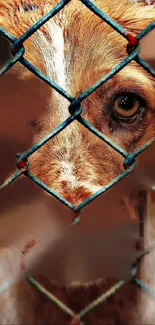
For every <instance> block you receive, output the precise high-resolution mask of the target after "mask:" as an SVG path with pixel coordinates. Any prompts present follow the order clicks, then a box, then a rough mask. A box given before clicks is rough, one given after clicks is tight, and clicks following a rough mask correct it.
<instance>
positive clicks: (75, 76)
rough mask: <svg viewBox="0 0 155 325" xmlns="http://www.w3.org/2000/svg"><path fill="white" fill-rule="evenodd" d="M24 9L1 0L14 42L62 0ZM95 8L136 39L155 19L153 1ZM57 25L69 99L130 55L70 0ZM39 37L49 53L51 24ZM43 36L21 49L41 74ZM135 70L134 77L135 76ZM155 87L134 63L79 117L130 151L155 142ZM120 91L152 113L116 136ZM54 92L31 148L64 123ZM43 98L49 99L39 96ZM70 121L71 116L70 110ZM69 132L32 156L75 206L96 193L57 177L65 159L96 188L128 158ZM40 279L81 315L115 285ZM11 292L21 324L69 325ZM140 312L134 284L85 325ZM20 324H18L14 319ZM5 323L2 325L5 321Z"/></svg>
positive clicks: (77, 129)
mask: <svg viewBox="0 0 155 325" xmlns="http://www.w3.org/2000/svg"><path fill="white" fill-rule="evenodd" d="M22 3H23V2H22V1H19V0H1V1H0V25H1V26H3V27H4V28H5V29H6V30H8V31H9V32H10V33H11V34H12V35H13V36H15V37H17V38H18V37H19V36H20V35H22V34H23V33H24V32H25V31H26V30H27V29H28V28H29V27H30V26H31V25H32V24H34V23H35V22H36V21H38V20H39V18H41V17H42V16H43V15H45V14H46V13H47V12H49V10H50V9H51V8H52V7H53V6H54V5H55V4H56V3H57V1H55V0H53V1H45V4H42V1H41V0H36V2H35V3H34V2H33V5H35V4H36V5H37V6H40V8H38V9H36V10H34V11H32V12H29V11H28V12H21V10H20V8H22ZM24 3H25V4H26V3H27V4H28V5H29V4H30V3H31V2H30V1H28V0H25V2H24ZM95 4H96V5H97V6H98V7H99V8H100V9H102V10H103V12H105V13H107V14H108V15H109V16H111V17H112V18H113V19H115V20H116V21H117V22H118V23H119V24H121V25H122V26H123V27H124V28H125V29H126V30H127V31H129V32H131V33H134V34H137V33H139V32H140V31H141V30H142V29H143V28H145V27H146V26H147V25H148V24H149V23H151V22H152V21H154V19H155V5H154V1H153V4H152V5H151V6H146V5H145V3H144V2H140V3H137V4H131V3H129V1H127V0H123V1H120V0H115V1H114V0H108V1H99V0H98V1H95ZM54 21H55V22H56V23H57V24H59V25H60V26H61V28H62V29H63V34H64V39H65V57H66V61H67V73H68V75H67V76H68V83H69V88H70V89H69V90H70V94H71V95H72V96H77V94H79V93H82V92H83V91H85V90H86V89H87V88H88V87H90V86H91V85H92V84H94V83H95V82H96V81H97V80H98V79H99V78H101V77H102V76H104V75H105V74H106V73H107V72H108V71H110V70H111V69H112V68H113V67H114V66H115V65H116V64H118V63H119V62H120V61H121V60H122V59H123V58H124V57H125V56H126V40H125V39H123V38H122V37H121V36H120V35H119V34H118V33H116V31H114V30H113V29H112V28H111V27H109V26H108V25H107V24H105V23H104V22H102V21H101V20H100V19H99V18H98V17H97V16H95V15H94V14H93V13H92V12H90V11H89V10H88V9H87V8H86V7H85V6H83V5H82V4H81V3H80V2H77V0H72V1H71V2H70V3H69V4H68V5H67V6H66V7H65V8H64V9H63V10H62V11H61V13H59V14H58V15H57V16H56V17H54ZM17 26H18V27H17ZM41 31H42V32H43V34H44V37H45V38H46V39H47V40H48V42H49V46H51V47H52V44H50V38H49V34H48V33H49V31H48V28H47V27H46V25H44V26H43V27H42V28H41ZM39 35H40V34H39V33H38V32H36V33H35V34H34V35H32V36H31V37H30V38H29V39H28V40H26V42H25V43H24V46H25V57H26V58H27V59H28V60H29V61H30V62H31V63H32V64H34V65H35V66H36V67H37V68H39V69H40V70H41V71H42V72H43V73H45V74H48V71H46V67H45V64H44V59H43V52H42V51H43V50H44V49H42V51H41V48H40V45H39V42H38V39H39ZM51 60H52V57H51ZM130 69H131V70H130ZM130 71H133V72H132V73H130ZM138 72H139V75H138ZM10 73H14V74H15V78H17V79H20V80H21V82H22V80H27V82H29V79H30V78H35V77H34V76H32V74H30V73H29V71H26V70H23V68H22V67H21V65H19V64H17V65H16V66H15V67H14V68H13V69H12V71H11V72H10ZM53 80H54V74H53ZM154 87H155V84H154V80H153V78H152V77H151V76H150V75H149V74H148V73H147V72H145V71H144V70H143V69H142V68H141V67H139V66H138V65H137V64H136V63H135V62H132V63H130V65H129V66H128V67H126V68H124V69H123V70H122V71H121V72H120V73H118V74H117V75H116V76H114V77H113V78H112V79H111V80H110V81H108V82H107V83H105V84H104V85H103V86H102V87H100V88H99V89H98V90H96V91H95V92H94V93H93V94H92V95H90V96H89V97H88V98H87V99H86V100H85V101H84V102H83V104H82V105H83V113H82V115H83V116H84V117H85V119H87V120H88V121H90V122H91V123H92V124H93V125H94V126H95V127H96V128H97V129H98V130H100V131H101V132H103V133H104V134H105V135H106V136H108V137H110V138H111V139H112V140H114V141H115V142H117V143H118V144H119V145H120V146H121V147H122V148H124V149H125V150H126V151H129V152H132V151H133V150H135V149H136V148H138V147H139V146H141V145H142V144H144V143H145V142H146V141H148V140H149V139H151V138H152V137H153V136H155V91H154ZM148 89H149V91H148ZM66 91H68V89H66ZM116 91H120V92H121V91H131V92H132V91H134V92H135V93H138V94H139V95H141V96H143V97H144V98H145V101H146V106H147V109H146V111H145V113H144V114H143V116H142V118H141V119H140V117H138V118H137V119H136V121H135V122H133V123H131V124H128V123H122V122H120V121H115V120H112V128H113V132H111V131H110V129H109V126H108V125H109V121H110V112H109V103H110V102H111V99H112V98H113V94H114V93H115V92H116ZM54 94H55V91H54V90H53V91H50V92H49V94H48V100H50V106H49V107H48V109H46V111H45V112H44V113H43V114H42V116H41V117H40V118H38V120H36V121H31V125H32V127H33V129H34V142H36V141H38V140H39V139H41V138H42V137H43V136H44V135H45V134H47V133H48V132H49V131H50V130H52V129H54V128H55V127H56V126H57V125H58V124H59V123H60V122H62V120H61V116H60V115H59V114H58V110H57V105H56V101H55V97H54ZM38 96H44V95H43V94H38ZM62 102H63V105H64V107H66V100H64V99H62ZM67 116H69V113H68V112H67V111H66V117H67ZM67 132H68V131H67V130H64V131H63V132H62V133H61V134H60V135H58V136H57V137H56V138H54V139H53V140H51V141H50V142H48V143H47V144H46V145H44V146H43V147H42V148H41V149H40V150H39V151H38V152H37V153H35V154H34V155H32V157H31V158H30V170H31V171H32V173H34V174H35V175H36V176H37V177H38V178H40V179H41V180H42V181H43V182H44V183H45V184H47V185H48V186H50V187H52V188H53V189H54V190H55V191H57V192H58V193H60V194H61V195H62V196H63V197H65V198H66V199H67V200H69V201H70V202H71V203H73V204H74V205H78V204H79V203H80V202H81V201H83V200H84V199H86V198H87V197H88V196H89V195H90V194H92V193H93V190H92V191H91V190H90V188H89V189H88V188H87V187H86V186H84V185H83V186H79V187H75V188H72V185H71V184H70V182H68V180H67V179H63V180H62V179H61V175H60V173H61V170H60V163H61V161H62V159H65V158H66V159H69V162H72V163H73V166H74V168H73V174H74V176H75V177H76V179H77V180H78V181H83V182H87V180H90V181H91V183H92V184H93V185H96V186H103V185H105V184H107V183H108V182H109V181H111V180H112V179H113V178H114V177H116V176H117V175H118V174H119V173H120V172H121V171H122V170H123V166H122V163H123V158H122V157H121V156H120V155H119V154H118V153H117V152H116V151H114V150H113V149H111V148H110V147H109V146H107V145H106V144H105V143H103V142H102V141H101V140H99V139H98V138H95V137H94V135H92V134H91V133H89V132H88V131H87V129H85V128H84V127H82V126H81V125H80V124H79V123H78V122H76V121H75V122H73V124H72V125H71V126H69V133H67ZM65 136H66V137H68V140H69V144H70V150H69V156H68V153H67V151H66V146H65V144H66V142H65V141H66V140H64V139H66V137H65ZM107 161H108V164H107ZM114 161H115V163H113V162H114ZM103 175H104V177H103ZM40 280H41V282H42V283H43V284H44V285H45V286H46V287H47V288H48V289H49V290H51V291H52V292H54V293H55V294H56V295H57V296H58V297H59V298H61V299H62V300H63V301H64V302H65V303H66V304H67V305H68V306H70V307H71V308H73V310H75V311H76V312H78V311H80V310H81V309H82V308H84V307H85V306H86V305H87V304H88V303H89V302H91V301H92V300H93V299H95V298H96V297H98V296H99V295H100V294H101V293H102V292H104V291H105V290H106V289H107V288H109V287H110V285H111V283H110V281H109V282H108V285H107V283H105V281H101V282H99V283H98V284H91V285H90V286H79V287H72V286H69V287H67V288H65V287H64V288H63V287H59V286H55V285H54V284H53V283H52V282H50V280H48V279H44V278H41V279H40ZM113 283H114V282H113ZM14 290H16V292H17V293H16V298H15V299H17V302H18V309H19V310H20V321H19V323H20V324H55V325H56V324H68V321H69V319H68V318H67V317H66V316H65V314H64V313H63V312H60V310H59V309H58V308H57V307H55V306H54V305H53V304H52V303H51V302H49V301H48V300H47V299H46V298H43V297H42V296H40V294H38V293H36V291H35V289H33V288H32V287H31V286H30V285H29V284H27V283H24V284H21V285H20V286H18V287H17V288H16V289H14ZM13 292H15V291H13ZM13 294H14V293H13ZM10 295H11V291H10ZM21 297H22V299H21ZM28 297H29V299H28V301H27V298H28ZM127 302H128V303H127ZM136 310H137V309H136V294H135V287H134V285H133V284H131V283H130V285H129V286H127V287H125V288H124V289H122V290H121V291H120V292H119V293H118V294H116V295H115V296H114V297H113V298H110V299H109V300H108V301H107V302H106V303H105V304H104V305H103V306H101V307H99V308H98V309H97V310H95V311H93V312H91V313H90V314H89V315H88V316H87V317H86V318H85V319H84V321H85V322H86V324H88V325H90V324H98V325H99V324H102V325H103V324H109V325H113V324H115V325H116V324H120V325H121V324H122V325H123V324H129V323H130V324H131V323H133V322H132V317H133V316H135V314H136ZM8 319H9V321H8V322H9V323H10V324H13V323H12V322H11V316H10V318H8ZM15 323H18V322H17V321H16V320H14V324H15ZM134 323H135V324H140V323H139V318H138V320H137V319H136V318H134ZM1 324H4V323H3V320H2V321H1Z"/></svg>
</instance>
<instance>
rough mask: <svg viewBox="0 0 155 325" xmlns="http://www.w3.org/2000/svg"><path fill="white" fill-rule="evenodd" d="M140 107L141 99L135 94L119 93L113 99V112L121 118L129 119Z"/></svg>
mask: <svg viewBox="0 0 155 325" xmlns="http://www.w3.org/2000/svg"><path fill="white" fill-rule="evenodd" d="M141 107H142V103H141V101H140V100H139V99H138V97H137V96H136V95H135V94H131V93H126V94H121V95H120V96H119V97H117V98H116V99H115V102H114V105H113V113H114V115H115V116H116V117H118V118H122V119H131V118H133V117H134V116H135V115H137V113H138V112H139V110H140V108H141Z"/></svg>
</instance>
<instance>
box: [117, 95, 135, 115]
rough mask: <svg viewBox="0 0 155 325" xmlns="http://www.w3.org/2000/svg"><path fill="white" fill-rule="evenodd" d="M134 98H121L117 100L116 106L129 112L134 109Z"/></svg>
mask: <svg viewBox="0 0 155 325" xmlns="http://www.w3.org/2000/svg"><path fill="white" fill-rule="evenodd" d="M135 103H136V98H135V97H133V96H129V95H127V96H121V97H119V98H118V106H119V107H120V108H122V109H123V110H125V111H129V110H130V109H132V108H133V107H134V105H135Z"/></svg>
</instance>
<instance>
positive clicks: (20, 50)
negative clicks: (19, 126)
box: [0, 0, 155, 325]
mask: <svg viewBox="0 0 155 325" xmlns="http://www.w3.org/2000/svg"><path fill="white" fill-rule="evenodd" d="M70 1H71V0H61V1H60V2H59V3H58V4H57V5H56V6H55V7H54V8H53V9H52V10H51V11H50V12H49V13H47V14H46V15H45V16H43V17H42V18H41V19H40V20H38V21H37V22H36V23H35V24H34V25H33V26H31V27H30V28H29V29H28V30H27V31H26V32H25V33H24V34H23V35H21V36H20V37H19V38H18V39H16V38H15V37H14V36H12V35H11V34H10V33H9V32H8V31H7V30H5V29H4V28H2V27H1V26H0V33H1V34H2V35H3V36H4V37H5V38H7V39H8V40H9V41H10V42H11V43H12V46H11V53H12V55H13V57H12V58H11V59H10V60H9V61H8V62H7V63H6V64H5V65H4V66H3V67H2V68H1V70H0V75H1V76H2V75H4V74H5V73H6V72H7V71H8V70H9V69H11V68H12V67H13V66H14V65H15V64H16V63H17V62H20V63H21V64H22V65H23V66H24V67H26V68H27V69H28V70H29V71H31V72H32V73H33V74H35V75H36V76H37V77H38V78H40V79H41V80H42V81H44V82H45V83H46V84H48V85H49V86H50V87H51V88H53V89H54V90H56V91H57V92H58V93H59V94H60V95H61V96H63V97H64V98H66V99H67V100H68V101H69V106H68V110H69V113H70V117H69V118H67V119H66V120H65V121H64V122H63V123H61V124H60V125H58V126H57V127H56V128H55V129H54V130H52V131H51V132H50V133H49V134H48V135H47V136H45V137H44V138H43V139H41V140H40V141H39V142H38V143H36V144H34V145H33V146H32V147H31V148H29V149H28V150H27V151H26V152H24V153H22V154H19V153H18V154H16V157H17V163H16V164H17V171H15V173H13V174H12V175H11V176H10V177H9V178H8V179H7V180H5V182H4V183H3V184H1V186H0V189H1V190H2V189H4V188H5V187H6V186H8V185H9V184H11V183H12V182H14V181H15V180H17V179H18V178H19V177H20V176H21V175H22V174H23V173H24V175H25V176H26V177H28V178H29V179H30V180H31V181H32V182H34V183H35V184H37V185H38V186H40V187H42V188H43V189H44V190H45V191H46V192H48V193H49V194H50V195H52V196H53V197H56V198H57V199H58V200H59V201H60V202H62V204H64V205H66V206H67V207H68V208H69V209H70V210H71V211H72V220H71V221H72V224H73V225H75V224H77V223H78V222H79V221H80V212H81V210H82V209H83V208H84V207H86V206H87V205H88V204H90V203H91V202H93V200H95V199H96V198H97V197H98V196H99V195H101V194H103V193H104V192H106V191H107V190H109V189H110V188H111V187H113V186H114V185H115V184H116V183H118V182H119V181H120V180H122V179H123V178H124V177H126V176H127V175H128V174H129V173H131V172H132V171H133V169H134V168H135V166H136V157H137V156H138V155H139V154H141V153H142V152H143V151H144V150H146V149H147V148H148V147H149V146H150V145H151V144H152V142H153V141H154V139H155V138H153V139H151V140H149V141H148V142H147V143H146V144H145V145H143V146H142V147H141V148H139V149H137V150H136V151H135V152H132V153H128V152H126V151H125V150H124V149H123V148H122V147H120V146H119V145H118V144H117V143H115V142H114V141H112V140H111V139H110V138H108V137H107V136H106V135H105V134H102V133H101V132H100V131H99V130H97V129H96V128H95V127H94V126H93V125H92V124H91V123H89V122H88V121H86V120H85V119H84V118H83V117H82V115H81V114H82V109H83V108H82V104H81V103H82V101H83V100H84V99H86V98H87V97H88V96H89V95H91V94H92V93H93V92H94V91H95V90H97V89H98V88H99V87H100V86H101V85H103V84H104V83H106V82H107V81H108V80H109V79H111V78H112V77H113V76H114V75H116V74H117V73H118V72H119V71H121V70H122V69H123V68H124V67H126V66H127V65H128V64H129V63H130V62H132V61H135V62H137V64H139V65H140V66H141V67H143V69H144V70H146V71H147V72H148V73H150V74H151V75H152V76H153V77H155V71H154V70H153V69H152V68H151V67H150V66H149V65H148V64H147V63H146V62H145V61H144V60H142V59H141V58H140V57H139V52H140V44H139V41H140V40H141V39H142V38H143V37H144V36H145V35H147V34H148V33H149V32H150V31H151V30H153V29H154V28H155V21H154V22H152V23H151V24H149V25H148V26H147V27H146V28H145V29H144V30H142V31H141V32H140V33H139V34H138V35H136V36H134V35H133V34H131V33H129V32H128V31H126V30H125V29H124V28H123V27H122V26H121V25H120V24H118V23H117V22H116V21H114V20H113V19H112V18H111V17H109V16H108V15H106V14H105V13H104V12H102V11H101V10H100V9H99V8H97V7H96V6H95V4H94V3H93V2H92V1H89V0H79V1H80V2H81V3H83V5H84V6H86V7H87V8H88V9H89V10H90V11H91V12H93V13H94V15H96V16H98V17H99V18H100V19H101V20H102V21H103V22H105V23H106V24H108V25H109V26H111V27H112V28H113V29H114V30H115V31H116V32H117V33H119V34H120V35H121V36H122V37H124V38H125V39H126V40H127V45H126V52H127V56H126V57H125V59H123V60H122V61H121V62H120V63H119V64H118V65H116V66H115V67H114V68H113V69H112V70H111V71H110V72H108V73H107V74H106V75H105V76H103V77H102V78H101V79H100V80H98V81H97V82H96V83H95V84H93V85H92V86H91V87H89V88H88V89H87V90H86V91H85V92H83V93H82V94H80V95H79V96H78V97H77V98H74V97H72V96H71V95H70V94H68V93H67V92H66V91H65V90H64V89H63V88H61V87H60V86H59V85H57V84H56V83H55V82H54V81H52V80H51V79H50V78H48V77H47V76H45V75H44V74H43V73H42V72H41V71H40V70H38V69H37V68H36V67H35V66H34V65H32V64H31V63H30V62H29V61H28V60H26V59H25V58H24V54H25V47H24V42H25V41H26V40H27V39H28V38H29V37H30V36H32V35H33V34H34V33H35V32H36V31H37V30H38V29H39V28H40V27H41V26H43V25H44V24H45V23H46V22H47V21H49V20H50V19H51V18H53V17H54V16H55V15H56V14H57V13H58V12H60V11H61V10H62V9H63V8H64V7H65V6H66V5H67V4H68V3H69V2H70ZM25 8H26V7H25ZM101 42H102V40H101ZM74 120H77V121H78V122H79V123H80V124H81V125H82V126H83V127H85V128H87V130H88V131H89V132H91V133H93V134H94V135H95V136H96V137H98V138H100V139H101V140H102V141H103V142H104V143H106V144H107V145H109V146H110V147H111V148H113V149H114V150H115V151H117V152H118V153H119V154H120V155H121V156H122V157H124V163H123V166H124V171H123V172H122V173H121V174H120V175H118V176H117V177H116V178H114V179H113V180H112V181H111V182H109V183H108V184H106V185H105V186H103V188H102V189H101V190H99V191H97V192H96V193H95V194H93V195H91V196H90V197H89V198H87V199H86V200H85V201H83V202H82V203H80V204H79V205H78V206H74V205H73V204H71V203H70V202H69V201H67V200H65V199H64V198H63V197H61V196H60V195H59V194H58V193H56V192H55V191H54V190H53V189H51V188H49V187H48V186H46V185H45V184H44V183H43V182H41V181H40V180H39V179H38V178H37V177H35V176H34V175H33V174H31V172H30V171H29V163H28V157H29V156H30V155H32V154H33V153H34V152H36V151H37V150H38V149H39V148H41V147H42V146H43V145H44V144H45V143H47V142H48V141H49V140H51V139H52V138H54V137H55V136H56V135H58V134H59V133H60V132H62V131H63V130H64V129H65V128H66V127H68V126H69V125H70V124H71V123H72V122H73V121H74ZM31 244H32V243H31ZM153 245H154V244H153ZM27 249H28V248H27ZM150 250H151V249H148V250H146V251H145V252H144V253H143V254H141V255H140V256H138V257H137V259H136V261H135V262H134V263H133V264H132V266H131V276H130V279H128V280H127V281H124V280H122V281H119V282H118V283H116V284H115V285H114V286H113V287H112V288H109V289H108V290H107V291H106V292H105V293H103V294H102V295H101V296H100V297H98V298H97V299H96V300H95V301H93V302H91V303H90V304H89V305H88V306H86V307H85V308H84V309H83V310H81V311H80V312H79V313H78V314H75V313H74V311H72V310H71V309H70V308H69V307H68V306H66V305H65V304H64V303H63V302H62V301H60V300H59V299H58V298H56V297H55V296H54V295H53V294H52V293H51V292H49V291H48V290H46V289H45V288H44V287H43V286H41V285H40V283H38V282H37V281H36V280H35V279H34V278H32V277H29V278H28V279H27V281H28V282H29V283H30V284H31V285H33V286H34V287H35V288H36V289H37V290H38V291H40V292H41V293H42V294H43V295H45V296H46V297H47V298H48V299H49V300H50V301H51V302H52V303H54V304H55V305H56V306H57V307H58V308H60V309H61V310H62V311H63V312H64V313H66V314H67V315H68V316H69V317H70V318H71V322H70V325H84V323H82V317H84V316H85V315H87V314H88V313H89V312H90V311H91V310H94V309H95V308H97V307H98V306H99V305H100V304H101V303H104V302H105V301H106V300H107V299H108V298H109V297H110V296H112V295H114V294H115V293H116V292H117V291H118V290H120V289H121V288H122V287H123V286H125V285H126V284H127V283H128V282H129V281H132V282H133V283H134V284H135V285H136V286H138V287H139V288H140V289H141V290H144V291H146V292H147V293H148V294H150V296H152V297H155V293H154V292H153V291H151V289H150V288H148V287H147V286H146V285H145V284H144V283H143V282H142V281H141V280H140V279H138V278H137V264H138V263H139V262H140V261H141V259H142V258H144V256H145V255H146V254H148V253H149V252H150ZM24 252H25V251H24ZM23 255H24V254H23ZM6 288H7V286H6ZM2 291H3V290H1V288H0V292H2Z"/></svg>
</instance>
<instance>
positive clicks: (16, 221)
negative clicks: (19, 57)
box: [0, 31, 155, 283]
mask: <svg viewBox="0 0 155 325" xmlns="http://www.w3.org/2000/svg"><path fill="white" fill-rule="evenodd" d="M8 50H9V45H8V42H5V41H4V39H2V38H1V37H0V60H1V61H0V62H1V63H0V64H1V65H3V64H4V63H5V62H6V61H7V60H8V58H9V51H8ZM141 56H142V57H143V58H144V59H145V60H146V61H147V62H148V63H149V64H150V65H151V66H152V67H153V68H154V69H155V31H154V32H152V33H150V35H148V36H147V37H145V39H144V40H143V41H142V49H141ZM40 85H41V86H42V87H45V91H46V87H48V86H45V85H43V84H40V81H38V84H37V83H36V81H33V82H32V83H31V84H30V85H29V87H30V88H31V95H30V98H29V99H28V100H29V102H30V106H29V107H27V108H26V110H25V109H24V105H25V100H24V98H25V96H26V93H27V91H28V90H27V88H26V87H27V86H25V88H23V89H20V85H19V89H20V105H18V108H17V106H16V105H15V104H14V105H11V106H9V107H8V105H7V104H6V103H11V102H13V101H14V103H16V92H17V91H18V88H17V84H16V85H15V84H14V78H13V76H12V77H9V78H8V74H7V73H6V74H5V75H4V76H2V77H1V79H0V91H1V101H0V105H1V108H0V183H2V182H3V181H4V180H5V179H6V177H8V175H9V174H10V172H12V171H13V170H14V169H15V167H16V165H15V162H16V158H15V153H17V152H22V151H25V150H26V149H27V148H29V147H30V146H31V144H32V138H33V134H32V130H31V129H30V128H29V126H28V125H27V124H26V123H25V122H26V121H27V120H30V119H32V118H33V117H34V116H35V117H36V116H37V115H38V114H40V111H38V110H37V108H38V106H41V105H40V103H37V102H34V100H33V91H34V88H35V89H37V87H40ZM28 93H30V89H29V92H28ZM42 106H43V105H42ZM32 107H33V110H32ZM154 150H155V145H152V146H151V147H150V148H149V149H148V150H147V152H144V153H143V154H142V155H141V156H140V157H139V158H138V159H137V160H138V165H137V168H136V170H135V171H134V173H132V175H130V176H129V177H127V178H126V179H124V180H123V181H122V182H121V183H120V184H117V185H116V186H115V187H114V188H113V189H111V190H110V191H108V192H107V193H105V194H104V195H102V197H100V198H98V199H96V201H95V202H93V203H92V204H91V205H90V206H88V207H87V208H86V209H84V210H83V212H82V217H81V223H80V224H79V225H78V226H77V227H76V228H74V229H70V230H69V234H68V235H65V234H64V236H62V233H61V230H62V229H63V228H64V226H65V225H69V224H70V221H71V212H70V211H69V210H68V209H67V208H65V207H63V205H62V204H61V203H59V202H58V201H57V200H56V199H53V198H52V197H50V196H47V195H46V194H45V193H44V192H43V191H42V190H41V189H40V188H39V187H37V186H36V185H35V184H33V183H32V182H31V181H30V180H28V179H25V178H22V179H20V180H17V181H15V182H14V183H13V184H12V185H10V186H8V187H7V188H5V189H4V190H2V191H1V192H0V244H1V246H2V247H4V246H9V247H11V248H12V249H15V250H16V254H17V255H18V254H19V253H20V251H21V250H22V249H23V247H24V245H25V243H26V242H27V241H28V240H29V239H32V238H33V239H35V240H36V241H37V245H36V247H34V248H33V249H32V251H31V252H30V254H29V256H28V258H27V263H28V265H29V266H30V267H31V265H32V264H33V265H36V266H37V270H39V272H43V273H47V272H50V273H51V274H52V276H53V277H54V278H55V279H56V280H58V281H62V282H65V283H66V282H70V281H71V280H80V281H87V280H92V279H95V278H97V277H100V276H102V274H103V272H104V274H105V273H107V274H108V275H109V274H111V275H112V276H114V275H117V276H118V277H122V276H126V275H128V272H129V267H130V265H131V263H132V261H133V259H134V258H135V255H136V254H137V252H136V251H135V246H134V243H135V241H136V239H137V237H138V234H139V229H138V223H137V222H136V221H135V220H131V219H130V218H129V212H128V211H127V210H126V209H125V207H124V206H122V205H121V202H120V199H121V197H122V196H123V195H124V194H125V193H126V194H129V193H131V192H132V193H133V195H134V193H135V192H136V191H137V190H138V189H140V190H141V189H144V188H145V189H146V188H149V187H150V186H151V185H153V184H154V181H155V171H154V163H155V153H154V152H155V151H154ZM51 215H52V218H51ZM60 237H61V240H60V241H59V238H60ZM57 239H58V241H57ZM51 254H52V259H49V256H51ZM43 256H44V258H41V257H43ZM103 256H104V260H103ZM45 257H46V258H45ZM48 264H49V265H48ZM49 266H50V267H49ZM59 270H61V271H62V272H60V271H59Z"/></svg>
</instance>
